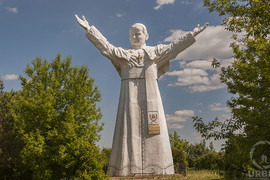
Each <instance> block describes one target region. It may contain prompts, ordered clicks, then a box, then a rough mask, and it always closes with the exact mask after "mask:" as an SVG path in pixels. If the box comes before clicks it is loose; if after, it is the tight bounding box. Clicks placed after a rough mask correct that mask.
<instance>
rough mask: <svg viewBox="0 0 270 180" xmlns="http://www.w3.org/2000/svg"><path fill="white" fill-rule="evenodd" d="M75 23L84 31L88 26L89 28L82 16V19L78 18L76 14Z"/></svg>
mask: <svg viewBox="0 0 270 180" xmlns="http://www.w3.org/2000/svg"><path fill="white" fill-rule="evenodd" d="M74 16H75V18H76V20H77V22H78V23H79V24H80V25H81V26H82V27H83V28H84V29H85V30H88V29H90V26H89V23H88V21H87V20H86V19H85V17H84V16H82V19H81V18H79V16H78V15H77V14H75V15H74Z"/></svg>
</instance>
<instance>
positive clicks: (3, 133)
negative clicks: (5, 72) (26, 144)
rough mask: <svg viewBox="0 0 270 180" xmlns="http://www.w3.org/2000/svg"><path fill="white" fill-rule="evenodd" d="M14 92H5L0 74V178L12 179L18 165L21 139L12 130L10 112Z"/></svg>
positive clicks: (12, 121) (12, 124) (12, 123)
mask: <svg viewBox="0 0 270 180" xmlns="http://www.w3.org/2000/svg"><path fill="white" fill-rule="evenodd" d="M14 94H15V93H14V92H13V91H11V92H5V91H4V83H3V81H2V80H1V75H0V179H13V178H14V177H15V176H16V175H15V174H16V169H17V168H18V166H19V162H20V158H19V151H20V150H21V148H22V145H23V144H22V143H21V140H20V139H19V138H18V136H17V135H16V133H15V132H14V131H13V130H14V119H13V118H12V116H11V114H10V106H11V98H12V97H13V96H14Z"/></svg>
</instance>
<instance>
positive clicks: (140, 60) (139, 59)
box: [137, 54, 143, 64]
mask: <svg viewBox="0 0 270 180" xmlns="http://www.w3.org/2000/svg"><path fill="white" fill-rule="evenodd" d="M142 58H143V57H142V56H141V55H140V54H139V55H138V57H137V59H138V61H139V64H141V62H142Z"/></svg>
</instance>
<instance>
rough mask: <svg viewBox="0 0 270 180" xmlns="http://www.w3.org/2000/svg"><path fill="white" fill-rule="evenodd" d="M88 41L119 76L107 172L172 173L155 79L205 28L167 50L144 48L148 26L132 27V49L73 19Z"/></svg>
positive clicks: (129, 173) (192, 33) (114, 174)
mask: <svg viewBox="0 0 270 180" xmlns="http://www.w3.org/2000/svg"><path fill="white" fill-rule="evenodd" d="M75 17H76V19H77V21H78V23H79V24H80V25H81V26H82V27H83V28H84V29H85V30H86V37H87V38H88V39H89V40H90V41H91V42H92V43H93V44H94V46H95V47H96V48H97V49H98V50H99V51H100V52H101V54H102V55H104V56H106V57H107V58H108V59H109V60H111V62H112V64H113V65H114V67H115V68H116V70H117V71H118V73H119V75H120V77H121V93H120V98H119V105H118V112H117V117H116V124H115V130H114V137H113V145H112V151H111V156H110V161H109V167H108V169H109V171H110V172H111V175H112V176H130V175H136V174H144V175H147V174H174V166H173V158H172V152H171V147H170V142H169V136H168V130H167V124H166V119H165V114H164V109H163V105H162V100H161V96H160V92H159V88H158V82H157V81H158V79H159V77H160V76H161V75H162V74H164V73H166V72H167V71H168V70H169V67H170V63H169V62H170V60H172V59H174V58H175V57H176V56H177V55H178V54H179V53H180V52H182V51H183V50H185V49H186V48H188V47H189V46H190V45H192V44H193V43H194V42H195V39H194V37H195V36H196V35H197V34H199V33H200V32H202V31H203V30H204V29H205V28H206V27H207V25H208V23H206V24H204V25H203V26H202V27H199V25H198V26H197V27H196V28H195V29H194V30H193V31H192V32H190V33H187V34H185V35H184V36H181V37H179V38H178V39H176V40H174V41H173V42H172V43H170V44H168V45H162V44H159V45H157V46H154V47H152V46H146V44H145V41H146V40H147V39H148V37H149V35H148V33H147V29H146V27H145V26H144V25H143V24H141V23H136V24H134V25H132V26H131V28H130V30H129V36H130V42H131V45H132V47H131V48H127V49H125V48H121V47H115V46H113V45H112V44H110V43H109V42H108V41H107V39H106V38H105V37H104V36H103V35H102V34H101V33H100V32H99V31H98V30H97V29H96V28H95V26H90V25H89V24H88V22H87V20H86V19H85V17H84V16H82V19H80V18H79V17H78V16H77V15H75Z"/></svg>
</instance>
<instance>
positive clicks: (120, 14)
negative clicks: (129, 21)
mask: <svg viewBox="0 0 270 180" xmlns="http://www.w3.org/2000/svg"><path fill="white" fill-rule="evenodd" d="M123 16H125V14H124V13H117V14H116V17H118V18H121V17H123Z"/></svg>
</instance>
